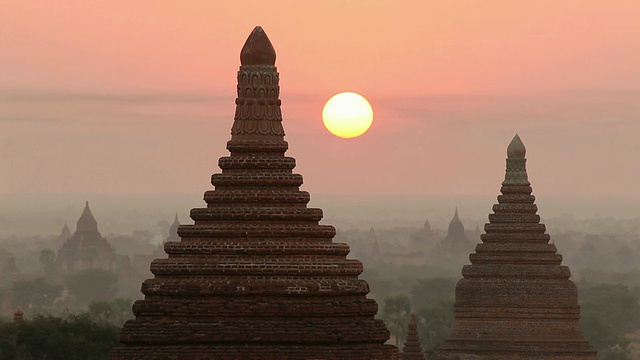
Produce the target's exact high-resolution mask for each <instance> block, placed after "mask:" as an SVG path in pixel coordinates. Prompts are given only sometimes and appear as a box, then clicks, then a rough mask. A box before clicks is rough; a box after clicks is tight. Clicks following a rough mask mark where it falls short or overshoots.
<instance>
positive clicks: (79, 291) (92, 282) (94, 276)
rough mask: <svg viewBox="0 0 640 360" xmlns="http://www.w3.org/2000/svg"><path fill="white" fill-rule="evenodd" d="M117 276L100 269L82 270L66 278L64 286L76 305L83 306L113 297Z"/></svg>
mask: <svg viewBox="0 0 640 360" xmlns="http://www.w3.org/2000/svg"><path fill="white" fill-rule="evenodd" d="M118 278H119V276H118V274H116V273H113V272H111V271H107V270H102V269H88V270H82V271H79V272H77V273H75V274H71V275H69V276H67V278H66V279H65V284H66V286H67V288H68V289H69V291H70V292H71V294H73V295H75V297H76V301H77V305H79V306H85V305H88V304H89V303H90V302H92V301H95V300H106V299H112V298H114V297H115V293H116V290H117V283H118Z"/></svg>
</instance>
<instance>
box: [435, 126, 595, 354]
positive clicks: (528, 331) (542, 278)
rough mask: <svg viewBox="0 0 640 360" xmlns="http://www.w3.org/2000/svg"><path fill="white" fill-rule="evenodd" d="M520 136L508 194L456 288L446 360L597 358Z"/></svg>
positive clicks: (512, 148)
mask: <svg viewBox="0 0 640 360" xmlns="http://www.w3.org/2000/svg"><path fill="white" fill-rule="evenodd" d="M525 153H526V150H525V147H524V145H523V144H522V141H521V140H520V137H519V136H518V135H516V136H515V137H514V138H513V140H512V141H511V144H509V147H508V148H507V170H506V175H505V180H504V181H503V182H502V188H501V192H502V195H499V196H498V204H496V205H494V206H493V211H494V213H493V214H490V215H489V223H488V224H486V225H485V228H484V229H485V232H486V233H485V234H482V235H481V239H482V243H480V244H478V245H477V246H476V252H475V253H473V254H471V255H470V256H469V259H470V260H471V265H465V266H464V267H463V268H462V275H463V279H461V280H460V281H459V282H458V284H457V286H456V301H455V310H454V315H455V320H454V325H453V330H452V332H451V334H450V335H449V337H448V338H447V339H446V340H445V342H444V343H443V344H442V345H441V346H440V347H439V348H438V357H437V358H438V359H439V360H453V359H456V360H457V359H491V360H501V359H547V360H554V359H558V360H559V359H562V360H574V359H590V360H595V359H596V352H595V350H594V348H593V347H592V346H591V345H590V344H589V343H588V342H587V341H586V340H585V339H584V337H583V336H582V333H581V332H580V327H579V324H578V322H579V320H580V307H579V306H578V292H577V288H576V286H575V284H574V283H573V282H572V281H571V280H569V277H570V276H571V273H570V271H569V268H568V267H566V266H562V265H561V262H562V255H560V254H558V253H557V249H556V247H555V245H554V244H553V243H549V240H550V236H549V235H548V234H546V233H545V230H546V229H545V226H544V224H540V216H539V215H537V214H536V213H537V210H538V208H537V206H536V205H535V204H534V200H535V197H534V196H533V195H531V193H532V189H531V186H530V183H529V180H528V176H527V171H526V167H525V164H526V159H525Z"/></svg>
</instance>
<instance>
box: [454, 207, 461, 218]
mask: <svg viewBox="0 0 640 360" xmlns="http://www.w3.org/2000/svg"><path fill="white" fill-rule="evenodd" d="M453 220H458V221H460V217H459V216H458V207H457V206H456V211H455V213H453Z"/></svg>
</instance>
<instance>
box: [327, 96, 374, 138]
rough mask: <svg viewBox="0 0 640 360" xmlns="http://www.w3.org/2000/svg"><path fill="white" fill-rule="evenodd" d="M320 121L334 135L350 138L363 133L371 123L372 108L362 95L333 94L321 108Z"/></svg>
mask: <svg viewBox="0 0 640 360" xmlns="http://www.w3.org/2000/svg"><path fill="white" fill-rule="evenodd" d="M322 122H323V123H324V126H325V127H326V128H327V130H329V132H331V133H332V134H333V135H335V136H339V137H341V138H345V139H350V138H354V137H357V136H360V135H362V134H364V133H365V132H366V131H367V130H369V128H370V127H371V123H373V109H372V108H371V104H369V102H368V101H367V99H365V98H364V97H363V96H362V95H358V94H356V93H352V92H343V93H340V94H337V95H334V96H333V97H332V98H331V99H329V101H327V103H326V104H325V105H324V109H322Z"/></svg>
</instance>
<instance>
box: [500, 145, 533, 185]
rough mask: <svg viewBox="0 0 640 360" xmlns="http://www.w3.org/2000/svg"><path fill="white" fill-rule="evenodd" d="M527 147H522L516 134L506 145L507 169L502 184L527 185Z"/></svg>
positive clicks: (528, 183)
mask: <svg viewBox="0 0 640 360" xmlns="http://www.w3.org/2000/svg"><path fill="white" fill-rule="evenodd" d="M526 153H527V149H526V148H525V147H524V144H523V143H522V140H520V136H518V134H516V136H514V137H513V140H511V143H510V144H509V146H508V147H507V170H506V173H505V176H504V181H503V182H502V185H503V186H529V185H531V183H530V182H529V177H528V176H527V166H526V164H527V159H525V155H526Z"/></svg>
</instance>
